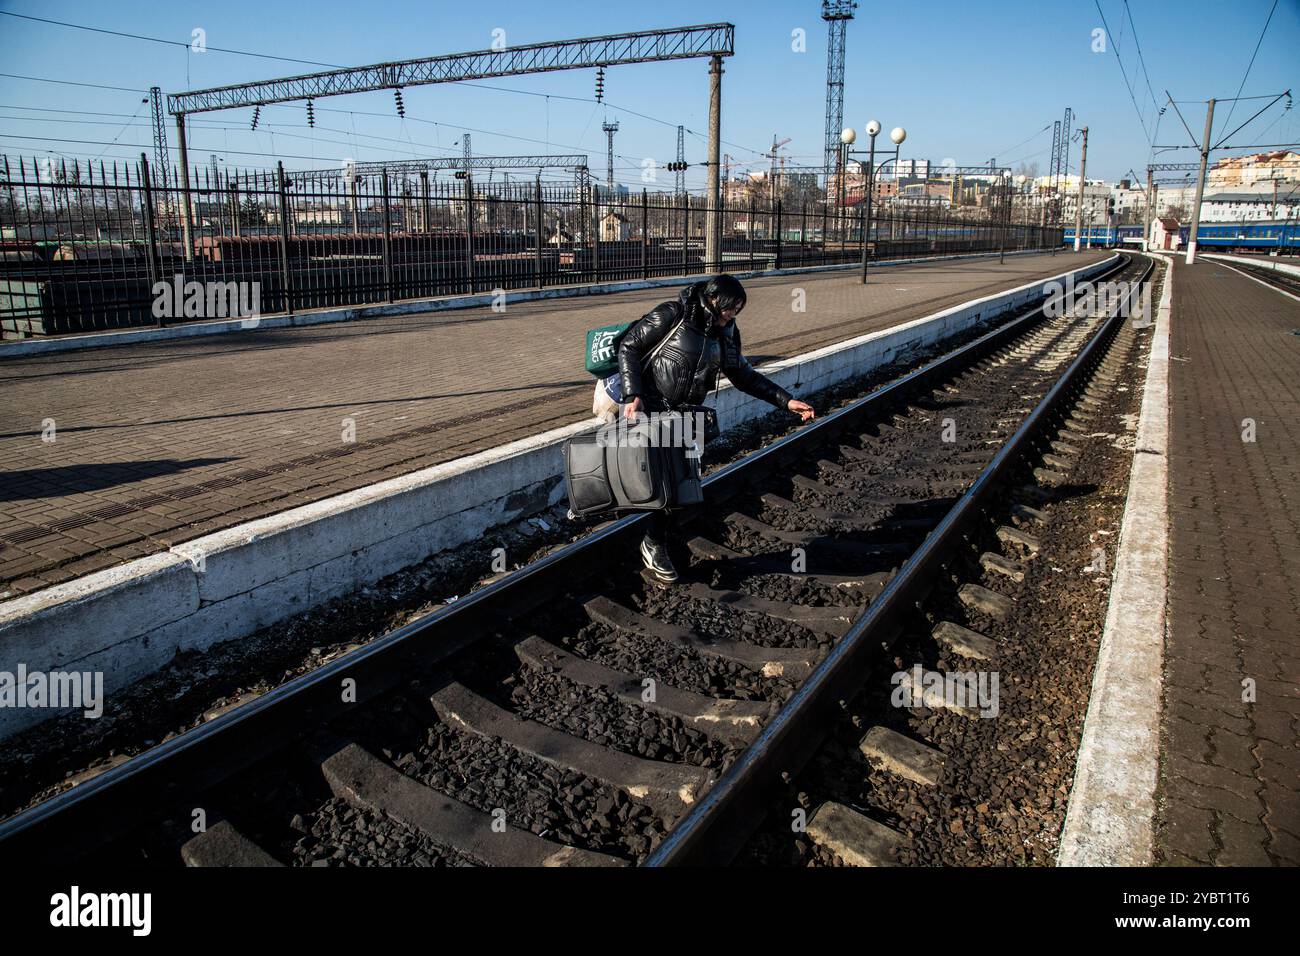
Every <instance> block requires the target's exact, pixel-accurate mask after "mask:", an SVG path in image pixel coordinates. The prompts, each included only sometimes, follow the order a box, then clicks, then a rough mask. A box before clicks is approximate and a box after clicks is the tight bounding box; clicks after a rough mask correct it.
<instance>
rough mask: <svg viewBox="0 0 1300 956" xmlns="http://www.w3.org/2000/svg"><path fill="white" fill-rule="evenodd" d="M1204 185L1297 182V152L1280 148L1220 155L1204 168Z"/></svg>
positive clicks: (1221, 186)
mask: <svg viewBox="0 0 1300 956" xmlns="http://www.w3.org/2000/svg"><path fill="white" fill-rule="evenodd" d="M1205 178H1206V181H1207V185H1208V186H1210V187H1212V188H1214V189H1220V190H1226V189H1231V188H1232V187H1234V186H1253V185H1255V184H1256V183H1260V182H1272V181H1274V180H1277V181H1281V182H1300V153H1297V152H1294V151H1293V150H1287V149H1280V150H1277V151H1275V152H1271V153H1254V154H1252V155H1250V156H1230V157H1228V158H1227V159H1221V160H1219V161H1218V162H1216V163H1215V164H1214V165H1213V166H1211V167H1210V169H1209V171H1208V172H1206V174H1205Z"/></svg>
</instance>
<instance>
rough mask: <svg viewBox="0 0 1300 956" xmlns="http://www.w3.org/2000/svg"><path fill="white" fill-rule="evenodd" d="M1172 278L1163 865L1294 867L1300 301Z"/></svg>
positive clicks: (1178, 275) (1210, 273) (1245, 282)
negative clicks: (1251, 693) (1247, 432)
mask: <svg viewBox="0 0 1300 956" xmlns="http://www.w3.org/2000/svg"><path fill="white" fill-rule="evenodd" d="M1174 268H1175V275H1174V296H1173V306H1172V317H1171V325H1170V334H1171V338H1170V354H1171V357H1172V358H1173V359H1174V361H1172V362H1171V363H1170V399H1169V415H1170V433H1169V434H1170V447H1169V459H1170V460H1169V522H1170V542H1169V557H1170V567H1169V614H1168V620H1167V632H1168V633H1167V639H1166V647H1165V679H1166V685H1165V692H1164V708H1163V712H1162V735H1161V739H1162V743H1163V749H1162V754H1161V779H1160V791H1159V799H1158V802H1157V805H1158V807H1159V810H1158V812H1157V848H1158V853H1159V856H1160V857H1161V859H1162V862H1165V863H1184V864H1187V865H1192V864H1193V863H1195V864H1214V865H1222V866H1246V865H1258V864H1268V863H1273V864H1295V863H1296V862H1297V860H1300V850H1298V846H1300V840H1297V837H1296V834H1300V818H1298V817H1297V814H1300V800H1297V799H1295V794H1296V788H1297V787H1300V739H1298V738H1297V734H1296V730H1297V714H1300V646H1298V644H1297V636H1298V634H1297V622H1300V563H1297V562H1296V561H1294V560H1293V558H1294V555H1295V553H1296V549H1297V548H1300V518H1298V517H1297V515H1298V514H1300V337H1298V336H1295V335H1292V334H1291V331H1292V330H1293V329H1295V328H1298V327H1300V303H1297V302H1296V301H1295V300H1293V299H1289V298H1287V297H1286V296H1283V295H1280V294H1278V293H1277V292H1274V291H1271V290H1269V289H1267V288H1265V287H1263V286H1261V285H1260V284H1259V283H1257V282H1252V281H1251V280H1249V279H1246V278H1244V277H1242V276H1240V275H1238V274H1237V273H1234V272H1230V271H1228V270H1227V269H1224V268H1222V267H1221V266H1219V265H1217V264H1216V263H1214V262H1213V260H1205V259H1202V260H1201V261H1200V262H1198V263H1197V264H1196V265H1193V266H1187V265H1185V264H1183V263H1182V262H1181V260H1180V261H1178V262H1177V263H1175V266H1174ZM1244 419H1253V420H1254V422H1255V427H1256V440H1255V441H1254V442H1246V441H1243V439H1242V429H1243V424H1242V423H1243V420H1244ZM1198 679H1199V683H1198ZM1247 680H1249V681H1253V682H1254V690H1255V700H1254V701H1253V702H1250V701H1248V700H1245V699H1243V696H1244V694H1245V693H1246V690H1245V688H1244V687H1243V681H1247Z"/></svg>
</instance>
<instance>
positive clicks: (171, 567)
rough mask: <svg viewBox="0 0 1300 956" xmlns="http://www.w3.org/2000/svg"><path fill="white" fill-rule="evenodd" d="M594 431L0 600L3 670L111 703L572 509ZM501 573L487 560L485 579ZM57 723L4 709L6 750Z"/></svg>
mask: <svg viewBox="0 0 1300 956" xmlns="http://www.w3.org/2000/svg"><path fill="white" fill-rule="evenodd" d="M1115 258H1116V257H1115V256H1111V257H1110V258H1108V259H1104V260H1102V261H1100V262H1097V263H1094V264H1092V265H1089V266H1083V267H1081V268H1079V269H1071V270H1068V272H1063V273H1060V274H1058V275H1056V276H1052V277H1049V278H1045V279H1040V280H1035V281H1033V282H1030V283H1026V284H1025V285H1022V286H1018V287H1017V288H1015V289H1010V290H1007V291H1006V292H1002V293H995V294H994V295H991V296H985V297H983V298H981V299H976V300H972V301H970V302H966V303H962V304H960V305H956V306H952V307H950V308H948V309H944V310H942V311H940V312H936V313H934V314H932V315H929V316H925V317H922V318H918V319H914V320H912V321H911V322H907V323H904V324H902V325H898V326H894V327H892V328H887V329H881V330H879V331H876V332H872V333H869V334H867V335H862V336H859V337H857V338H854V339H851V340H848V341H846V342H842V343H839V344H837V345H833V346H828V347H826V348H822V349H818V350H816V351H814V352H809V353H806V354H804V355H800V356H796V357H794V358H791V359H787V360H783V361H780V362H775V363H770V364H767V365H763V366H761V368H762V369H763V371H764V373H765V374H767V375H768V376H769V377H771V378H772V379H774V380H775V381H777V382H778V383H780V384H781V385H782V386H784V387H785V388H787V389H789V390H790V391H791V392H793V393H795V394H801V395H807V394H810V393H812V392H816V391H818V390H820V389H823V388H826V387H828V386H831V385H834V384H836V383H837V382H841V381H844V380H845V379H849V378H853V377H854V376H858V375H862V374H865V373H866V372H869V371H870V370H872V369H873V368H877V367H879V366H881V365H885V364H888V363H890V362H893V361H895V360H897V359H901V358H906V357H908V356H910V355H912V354H914V353H916V352H917V351H919V350H920V349H923V348H927V347H929V346H931V345H933V344H934V343H936V342H940V341H943V340H945V339H948V338H951V337H952V336H953V335H956V334H958V333H960V332H962V331H964V330H965V329H967V328H970V327H972V326H974V325H977V324H979V323H980V322H983V321H984V320H986V319H989V318H992V317H993V316H994V315H996V314H998V313H1000V312H1002V311H1004V310H1005V309H1007V308H1012V307H1018V306H1022V305H1025V304H1027V303H1029V302H1031V301H1033V302H1036V301H1038V300H1040V299H1041V298H1042V296H1043V295H1044V294H1045V286H1047V285H1048V283H1051V282H1060V281H1062V280H1063V279H1064V277H1065V276H1066V275H1067V274H1069V272H1075V273H1078V274H1080V275H1081V276H1084V277H1087V276H1091V275H1093V274H1095V273H1096V272H1098V271H1100V270H1101V269H1104V268H1106V267H1107V265H1108V264H1110V263H1111V262H1113V261H1114V259H1115ZM584 401H586V399H584ZM716 407H717V410H718V420H719V424H720V425H721V426H722V428H723V429H724V430H725V429H727V428H731V427H733V426H735V425H738V424H740V423H743V422H745V421H748V420H750V419H753V418H757V417H760V416H762V415H765V414H767V413H768V412H769V411H771V410H772V409H771V406H770V405H768V404H767V403H766V402H761V401H759V400H758V399H755V398H751V397H750V396H748V395H745V394H744V393H742V392H739V391H737V390H736V389H735V388H733V387H731V386H730V385H726V386H723V387H722V388H721V389H720V390H719V391H718V393H717V398H716ZM596 421H597V420H596V419H594V418H593V419H587V420H585V421H579V422H574V423H573V424H570V425H565V426H562V427H560V428H556V429H552V430H550V431H548V432H544V433H542V434H539V435H534V436H530V437H528V438H524V439H520V440H518V441H515V442H511V443H509V444H507V445H502V446H499V447H496V448H490V449H486V450H484V451H482V452H479V453H477V454H474V455H469V456H467V457H464V458H458V459H455V460H453V461H449V462H444V463H442V464H439V465H434V466H432V467H430V468H425V469H421V470H420V471H416V472H412V473H411V474H408V475H401V476H399V477H397V478H391V479H388V480H385V481H382V482H378V483H376V484H373V485H368V486H366V487H364V488H358V489H356V490H354V491H349V492H345V493H344V494H341V495H336V496H334V497H332V498H327V499H324V500H322V501H317V502H313V503H311V504H308V505H302V506H300V507H297V508H293V509H290V510H288V511H284V512H280V513H278V514H274V515H269V516H267V517H265V518H260V519H257V520H255V521H250V522H247V523H245V524H241V525H237V526H236V527H233V528H228V529H225V530H223V531H217V532H214V533H212V534H208V535H204V536H202V537H199V538H195V539H193V540H191V541H186V542H184V543H182V544H179V545H176V546H175V547H173V548H171V549H170V550H169V551H166V552H163V553H161V554H156V555H151V556H149V557H147V558H139V559H136V560H133V561H130V562H127V563H125V564H122V565H119V566H117V567H113V568H108V569H106V570H103V571H99V572H96V573H95V574H90V575H87V576H85V577H82V578H78V579H76V580H74V581H69V582H66V583H64V584H59V585H55V586H53V587H49V588H45V589H43V590H41V591H37V592H35V593H33V594H29V595H24V596H22V597H17V598H13V599H11V600H8V601H4V602H0V671H9V672H11V673H12V672H14V671H15V670H16V667H17V663H18V662H22V663H25V664H26V666H27V669H28V671H29V672H32V671H54V670H63V671H66V670H81V671H102V672H103V674H104V687H105V690H106V691H107V692H109V693H110V694H111V692H112V691H114V690H119V689H121V688H123V687H127V686H129V685H130V684H131V683H132V682H134V681H135V680H138V679H139V678H140V677H143V676H146V675H147V674H150V673H153V672H154V671H157V670H159V669H160V668H162V667H164V666H166V665H167V663H168V662H169V661H171V659H172V658H173V657H174V656H175V655H176V654H177V653H178V652H184V651H201V650H206V649H207V648H209V647H211V646H213V645H214V644H218V643H221V642H224V641H228V640H235V639H238V638H240V637H244V636H246V635H248V634H252V633H254V632H255V631H257V630H259V629H261V628H264V627H267V626H269V625H271V624H274V623H275V622H276V621H279V620H283V619H284V618H286V617H290V616H292V615H294V614H298V613H301V612H303V611H306V610H307V609H309V608H311V607H313V606H316V605H318V604H322V603H324V602H326V601H329V600H331V599H333V598H335V597H339V596H342V595H344V594H347V593H349V592H351V591H355V590H357V589H359V588H361V587H363V586H365V585H367V584H371V583H373V582H375V581H378V580H379V579H381V578H383V577H385V576H386V575H389V574H392V573H393V572H395V571H398V570H400V569H402V568H404V567H407V566H410V565H412V564H416V563H418V562H420V561H422V560H425V559H426V558H428V557H430V556H432V555H433V554H436V553H437V552H439V551H443V550H446V549H448V548H453V547H456V546H457V545H460V544H464V543H465V542H467V541H473V540H474V539H476V538H477V537H479V536H481V535H482V534H483V533H484V532H485V531H487V530H488V529H489V528H491V527H493V526H495V525H499V524H504V523H507V522H510V521H514V520H518V519H520V518H524V517H528V516H529V515H533V514H537V513H538V512H540V511H543V510H545V509H546V508H548V507H550V506H552V505H554V504H557V503H559V502H560V501H561V500H563V498H564V495H565V488H564V480H563V444H564V441H565V440H566V439H568V438H570V437H572V436H574V435H578V434H581V433H582V432H585V431H588V430H590V429H593V428H594V427H595V425H596ZM200 561H201V562H202V563H201V565H200ZM488 564H489V556H487V555H485V556H484V569H485V573H486V569H487V567H488ZM200 567H202V570H200V569H199V568H200ZM54 715H55V712H53V711H50V710H28V709H0V739H3V738H4V737H5V736H7V735H9V734H12V733H15V732H17V731H19V730H22V729H24V728H25V727H28V726H31V725H33V724H35V723H38V722H39V721H41V720H44V719H47V718H49V717H52V716H54Z"/></svg>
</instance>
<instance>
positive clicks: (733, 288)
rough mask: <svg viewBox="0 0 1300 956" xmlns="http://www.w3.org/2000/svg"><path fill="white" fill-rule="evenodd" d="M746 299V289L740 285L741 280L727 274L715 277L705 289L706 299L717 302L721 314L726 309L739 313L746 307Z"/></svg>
mask: <svg viewBox="0 0 1300 956" xmlns="http://www.w3.org/2000/svg"><path fill="white" fill-rule="evenodd" d="M746 298H747V297H746V295H745V287H744V286H743V285H741V284H740V280H739V279H737V278H736V277H735V276H729V275H726V274H725V273H724V274H723V275H720V276H714V277H713V278H712V279H710V280H709V282H708V284H707V285H706V286H705V287H704V299H705V300H706V301H708V300H710V299H712V300H713V301H715V302H716V303H717V306H716V307H717V310H718V311H719V312H722V311H724V310H725V309H735V310H736V311H737V312H739V311H740V310H741V309H743V308H744V307H745V301H746Z"/></svg>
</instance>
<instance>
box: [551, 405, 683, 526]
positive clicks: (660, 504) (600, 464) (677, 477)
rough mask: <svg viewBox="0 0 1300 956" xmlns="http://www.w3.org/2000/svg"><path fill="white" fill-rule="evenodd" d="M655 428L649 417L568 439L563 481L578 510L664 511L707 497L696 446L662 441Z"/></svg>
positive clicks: (571, 505)
mask: <svg viewBox="0 0 1300 956" xmlns="http://www.w3.org/2000/svg"><path fill="white" fill-rule="evenodd" d="M651 429H652V426H651V425H650V424H649V423H648V422H641V423H638V424H636V425H633V426H631V427H628V426H626V425H623V426H622V427H618V426H617V425H613V426H605V427H603V428H601V429H598V430H597V431H596V433H595V434H592V435H580V436H578V437H577V438H571V439H569V440H568V441H567V442H565V444H564V481H565V487H566V489H567V491H568V494H569V510H570V511H571V512H572V513H573V514H575V515H589V514H599V513H600V512H603V511H660V510H662V509H664V508H669V507H676V506H684V505H693V504H699V503H700V502H701V501H703V500H704V494H703V491H702V489H701V486H700V469H699V458H698V456H697V455H695V454H694V451H695V450H694V449H688V448H685V447H680V446H673V445H668V446H665V445H662V444H658V443H656V442H655V441H654V440H653V437H652V431H651ZM688 452H691V454H688Z"/></svg>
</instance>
